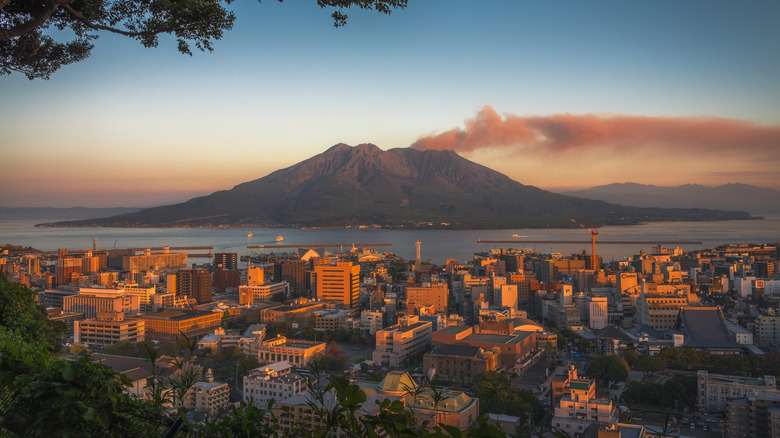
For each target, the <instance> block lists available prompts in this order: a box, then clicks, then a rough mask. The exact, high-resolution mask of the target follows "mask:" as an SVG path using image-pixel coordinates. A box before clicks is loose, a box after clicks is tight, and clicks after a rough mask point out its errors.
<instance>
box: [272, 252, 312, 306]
mask: <svg viewBox="0 0 780 438" xmlns="http://www.w3.org/2000/svg"><path fill="white" fill-rule="evenodd" d="M280 265H281V266H280V269H281V272H280V276H279V277H280V278H279V281H286V282H287V283H288V284H289V285H290V292H292V294H293V296H295V297H299V296H302V295H303V294H304V293H305V292H306V289H307V288H306V270H307V269H308V268H309V263H307V262H305V261H303V260H284V261H282V262H281V264H280Z"/></svg>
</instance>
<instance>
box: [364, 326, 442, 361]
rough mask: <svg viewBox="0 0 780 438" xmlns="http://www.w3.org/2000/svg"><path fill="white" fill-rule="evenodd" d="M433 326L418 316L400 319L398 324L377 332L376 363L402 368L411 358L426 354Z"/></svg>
mask: <svg viewBox="0 0 780 438" xmlns="http://www.w3.org/2000/svg"><path fill="white" fill-rule="evenodd" d="M431 326H432V324H431V323H430V322H428V321H420V319H419V317H418V316H412V315H408V316H403V317H401V318H398V324H396V325H394V326H391V327H388V328H386V329H383V330H378V331H377V332H376V350H374V354H373V360H374V362H378V363H381V364H383V365H388V366H391V367H398V366H401V365H402V364H403V363H404V361H406V360H407V359H409V357H410V356H412V355H415V354H421V353H423V352H425V351H426V350H427V349H428V347H430V345H431V334H432V332H433V330H432V328H431Z"/></svg>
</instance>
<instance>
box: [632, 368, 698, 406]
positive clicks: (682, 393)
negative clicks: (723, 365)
mask: <svg viewBox="0 0 780 438" xmlns="http://www.w3.org/2000/svg"><path fill="white" fill-rule="evenodd" d="M696 397H697V388H696V377H695V376H686V375H682V374H675V375H673V376H672V377H671V378H669V379H668V380H667V381H666V382H664V383H663V384H660V383H655V382H646V383H640V382H630V383H629V384H628V387H627V388H626V390H625V391H623V400H625V401H627V402H629V403H641V404H646V405H653V406H658V407H660V408H664V409H668V408H669V407H671V406H678V407H679V408H680V409H682V408H683V407H685V406H688V407H692V406H693V405H694V404H695V403H696Z"/></svg>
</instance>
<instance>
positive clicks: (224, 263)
mask: <svg viewBox="0 0 780 438" xmlns="http://www.w3.org/2000/svg"><path fill="white" fill-rule="evenodd" d="M212 266H214V268H215V269H216V268H220V267H221V268H222V269H224V270H225V271H235V270H238V254H236V253H234V252H217V253H214V261H213V263H212Z"/></svg>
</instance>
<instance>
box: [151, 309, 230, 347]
mask: <svg viewBox="0 0 780 438" xmlns="http://www.w3.org/2000/svg"><path fill="white" fill-rule="evenodd" d="M141 318H143V319H144V321H146V338H147V339H150V340H157V341H166V342H170V341H174V340H176V338H178V337H179V336H180V335H181V334H184V335H185V336H187V337H188V338H190V339H195V338H199V337H201V336H203V335H206V334H208V333H211V332H213V331H214V330H215V329H216V328H217V327H219V326H220V323H221V321H222V313H220V312H206V311H191V310H190V311H188V310H178V309H164V310H160V311H157V312H154V313H148V314H146V315H143V316H142V317H141Z"/></svg>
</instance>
